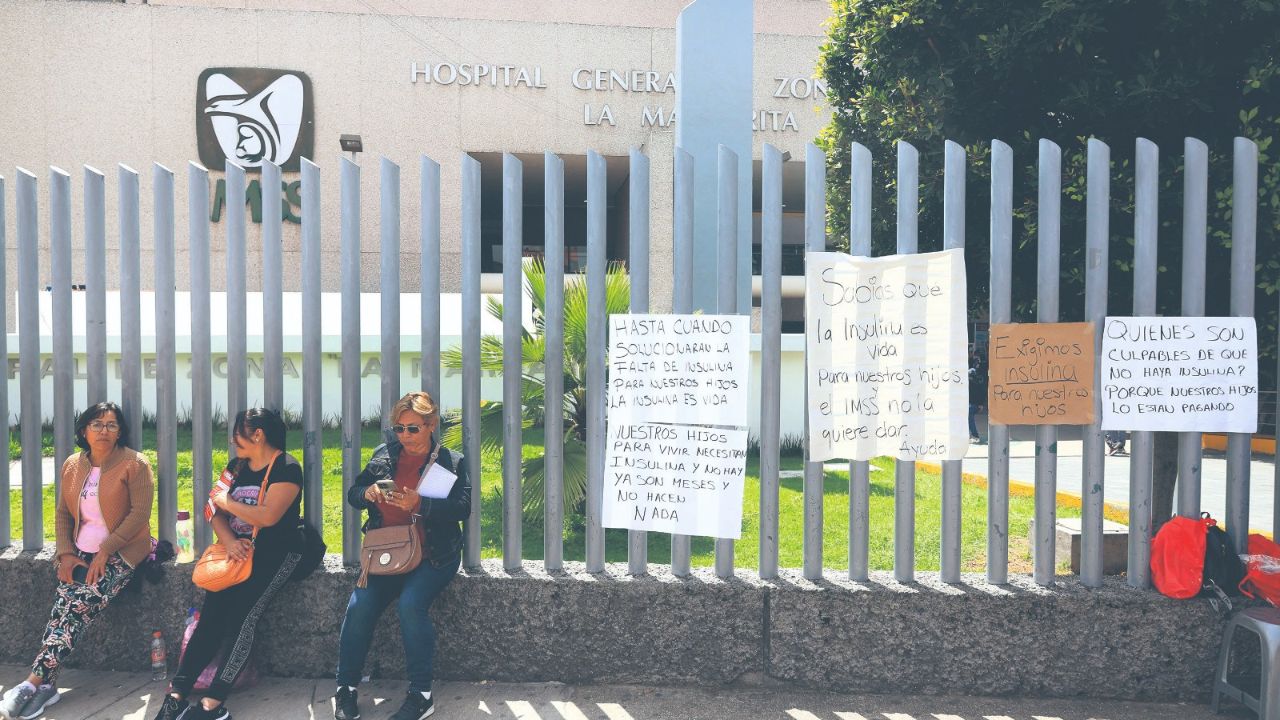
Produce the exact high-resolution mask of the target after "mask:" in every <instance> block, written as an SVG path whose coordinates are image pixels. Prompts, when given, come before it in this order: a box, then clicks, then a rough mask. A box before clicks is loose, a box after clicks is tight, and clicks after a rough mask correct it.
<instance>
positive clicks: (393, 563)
mask: <svg viewBox="0 0 1280 720" xmlns="http://www.w3.org/2000/svg"><path fill="white" fill-rule="evenodd" d="M439 454H440V446H439V445H436V450H435V452H433V453H432V454H431V459H430V460H428V461H427V467H426V469H427V470H430V469H431V466H432V465H434V464H435V462H436V456H438V455H439ZM415 492H416V490H415ZM421 562H422V533H421V532H419V531H418V516H417V515H414V516H413V518H412V521H411V522H410V523H409V524H408V525H391V526H389V527H380V528H374V529H372V530H367V531H365V534H364V544H363V545H361V546H360V579H359V580H357V581H356V587H367V586H368V584H369V576H370V575H404V574H405V573H410V572H413V570H414V568H416V567H418V564H419V563H421Z"/></svg>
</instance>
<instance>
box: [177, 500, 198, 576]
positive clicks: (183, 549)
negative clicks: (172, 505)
mask: <svg viewBox="0 0 1280 720" xmlns="http://www.w3.org/2000/svg"><path fill="white" fill-rule="evenodd" d="M195 559H196V554H195V526H194V525H193V524H192V522H191V513H189V512H187V511H186V510H181V511H179V512H178V558H177V560H178V562H180V563H189V562H195Z"/></svg>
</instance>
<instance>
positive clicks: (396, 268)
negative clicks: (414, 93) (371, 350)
mask: <svg viewBox="0 0 1280 720" xmlns="http://www.w3.org/2000/svg"><path fill="white" fill-rule="evenodd" d="M380 171H381V176H380V182H379V199H380V203H379V205H378V207H379V210H380V212H381V218H380V222H379V223H378V232H379V235H380V238H381V253H380V260H381V265H380V271H381V272H380V277H379V280H380V283H379V284H380V287H381V290H382V292H381V293H380V294H379V300H380V301H381V309H382V314H381V320H382V331H381V333H380V334H381V347H380V349H381V354H380V356H379V364H380V365H381V368H382V372H381V380H382V383H381V390H382V393H381V396H380V400H381V402H379V407H378V417H379V418H380V419H381V423H380V427H385V424H386V423H388V422H395V420H396V419H395V418H388V413H390V412H391V406H392V405H394V404H395V403H396V401H397V400H399V399H400V166H399V165H397V164H395V163H393V162H391V161H390V160H388V159H387V158H385V157H384V158H382V162H381V163H380Z"/></svg>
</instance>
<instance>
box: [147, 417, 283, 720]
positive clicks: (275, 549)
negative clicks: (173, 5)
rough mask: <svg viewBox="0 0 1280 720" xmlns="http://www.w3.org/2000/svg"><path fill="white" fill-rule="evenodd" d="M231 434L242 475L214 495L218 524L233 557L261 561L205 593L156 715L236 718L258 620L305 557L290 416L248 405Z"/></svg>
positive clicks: (172, 719)
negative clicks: (234, 700) (233, 707)
mask: <svg viewBox="0 0 1280 720" xmlns="http://www.w3.org/2000/svg"><path fill="white" fill-rule="evenodd" d="M231 436H232V440H233V441H234V443H235V448H236V449H235V455H236V456H235V457H234V458H232V460H231V462H230V463H228V464H227V473H230V474H231V476H232V477H233V478H234V479H233V480H232V481H231V487H230V489H229V490H227V491H226V492H222V493H219V494H218V495H216V496H214V497H213V498H212V499H211V502H212V503H213V505H214V506H215V507H216V508H217V510H216V512H215V513H214V515H213V520H212V522H211V523H210V524H212V525H213V531H214V532H215V533H217V536H218V542H219V543H221V544H222V545H223V546H224V547H226V550H227V555H228V556H230V557H231V558H232V559H244V558H245V557H248V555H249V552H250V551H252V553H253V568H252V570H251V571H250V574H249V578H248V579H247V580H245V581H244V582H242V583H240V584H238V585H232V586H231V587H229V588H227V589H225V590H219V591H217V592H207V593H205V596H204V605H203V606H201V608H200V621H199V622H198V623H196V629H195V631H194V632H193V633H192V634H191V640H190V641H189V642H188V643H187V649H186V651H185V652H183V654H182V659H181V660H179V662H178V670H177V672H175V673H174V675H173V680H172V681H171V682H170V684H169V692H168V693H167V694H166V695H165V697H164V700H163V701H162V703H161V706H160V711H159V713H157V714H156V720H178V718H181V719H182V720H231V712H230V711H229V710H227V706H226V705H225V702H226V699H227V695H229V694H230V693H231V688H232V686H233V685H235V682H236V678H238V677H239V676H240V673H241V672H242V671H243V670H244V667H245V663H246V662H247V661H248V659H249V653H250V651H252V650H253V643H254V639H255V636H256V634H257V627H258V620H259V619H260V618H261V617H262V615H263V612H264V611H265V610H266V608H267V606H268V605H269V604H270V603H271V600H272V599H273V598H274V597H275V596H276V595H277V594H278V593H279V592H280V589H281V588H282V587H283V586H284V584H285V583H286V582H287V581H288V580H289V578H290V577H291V576H292V575H293V571H294V569H295V568H296V567H297V565H298V562H299V561H300V560H301V559H302V545H303V541H302V536H301V534H300V533H299V532H298V520H299V516H300V514H301V509H302V494H301V490H302V466H301V465H300V464H299V463H298V460H297V459H296V458H294V457H293V456H292V455H290V454H288V453H287V452H285V424H284V421H283V420H281V419H280V416H279V415H277V414H276V413H274V412H272V411H271V410H266V409H263V408H251V409H249V410H242V411H240V412H239V413H238V414H237V415H236V420H235V424H234V425H232V432H231ZM264 488H265V490H264ZM255 530H256V531H257V533H256V536H255V532H254V531H255ZM219 653H221V654H222V655H221V657H222V660H221V661H220V662H219V664H218V669H217V672H216V673H214V676H213V682H212V684H210V686H209V690H208V692H206V693H204V697H203V698H202V699H201V701H200V702H198V703H195V704H188V701H187V696H188V695H189V694H190V693H191V691H192V689H193V688H194V687H195V684H196V680H197V679H198V678H199V677H200V673H201V671H203V670H204V669H205V667H206V666H207V665H208V664H209V663H210V662H212V661H213V659H214V658H216V657H218V656H219Z"/></svg>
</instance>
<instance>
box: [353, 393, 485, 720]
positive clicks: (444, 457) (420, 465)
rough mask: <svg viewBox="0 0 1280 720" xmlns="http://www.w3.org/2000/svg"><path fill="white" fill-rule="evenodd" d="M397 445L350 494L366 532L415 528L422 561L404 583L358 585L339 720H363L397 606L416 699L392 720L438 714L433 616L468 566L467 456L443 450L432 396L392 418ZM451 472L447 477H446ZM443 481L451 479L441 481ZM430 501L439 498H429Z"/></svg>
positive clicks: (398, 578)
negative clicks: (376, 654) (385, 629)
mask: <svg viewBox="0 0 1280 720" xmlns="http://www.w3.org/2000/svg"><path fill="white" fill-rule="evenodd" d="M387 419H388V420H390V421H391V423H392V425H391V430H392V432H393V433H395V439H394V440H392V441H391V442H389V443H387V444H385V445H383V446H381V447H379V448H378V449H377V450H375V451H374V453H373V457H372V458H371V459H370V460H369V464H368V465H367V466H365V469H364V471H362V472H361V473H360V475H359V476H358V477H357V478H356V481H355V484H354V485H352V487H351V489H350V491H348V492H347V502H348V503H350V504H351V505H352V506H353V507H355V508H357V509H360V510H367V511H368V512H369V517H368V519H367V520H366V521H365V524H364V527H363V528H362V529H363V531H365V532H368V531H369V530H372V529H375V528H381V527H389V526H392V525H409V524H414V525H416V527H417V528H418V532H421V533H422V539H423V545H422V549H423V552H422V561H421V562H420V563H419V564H418V566H417V567H416V568H414V569H413V570H411V571H409V572H407V573H405V574H401V575H377V574H369V575H368V577H367V578H366V583H367V584H366V585H365V586H364V587H360V586H359V585H357V587H356V589H355V591H354V592H352V593H351V599H350V601H348V603H347V614H346V617H345V618H344V619H343V621H342V635H341V637H340V639H339V641H338V677H337V680H338V690H337V692H336V693H335V695H334V700H335V703H334V717H335V718H336V719H337V720H358V719H359V717H360V710H359V707H358V706H357V704H356V695H357V693H356V686H357V685H358V684H359V683H360V679H361V677H363V673H364V661H365V657H366V656H367V655H368V654H369V645H370V644H371V643H372V642H373V630H374V627H375V626H376V625H377V622H378V618H379V617H380V616H381V615H382V612H383V611H384V610H386V608H387V606H388V605H390V604H391V603H392V602H393V601H394V602H395V603H396V610H397V611H398V612H399V615H400V632H401V635H402V638H403V641H404V653H405V667H406V669H407V670H408V674H409V693H408V697H406V698H405V701H404V704H403V705H402V706H401V707H400V709H399V710H398V711H397V712H396V714H395V715H393V716H392V720H423V718H426V717H428V716H429V715H431V714H432V713H433V712H434V711H435V704H434V701H433V700H432V698H431V678H432V663H433V660H434V657H435V649H436V633H435V628H434V627H433V626H432V624H431V616H430V615H429V614H428V610H429V609H430V607H431V603H432V601H434V600H435V599H436V597H437V596H438V595H439V594H440V593H441V591H443V590H444V588H445V586H446V585H448V584H449V581H450V580H452V579H453V576H454V575H456V574H457V572H458V565H459V564H460V563H461V561H462V529H461V527H460V526H459V523H460V522H462V521H463V520H465V519H466V518H467V516H468V515H469V514H470V513H471V481H470V480H469V479H468V478H467V466H466V464H465V463H464V462H463V458H462V455H460V454H458V453H455V452H452V451H450V450H449V449H448V448H445V447H442V446H440V445H439V444H438V443H437V442H436V441H435V440H434V438H433V435H432V434H433V433H434V432H435V430H436V428H437V427H438V426H439V424H440V410H439V407H438V406H437V405H436V403H435V401H434V400H432V399H431V396H430V395H429V394H427V393H425V392H411V393H409V394H408V395H405V396H404V397H402V398H400V400H399V401H397V402H396V404H395V405H393V406H391V411H390V412H389V413H388V414H387ZM441 471H445V472H441ZM451 477H452V478H455V479H453V480H452V483H453V484H452V486H451V487H450V488H449V489H448V492H447V494H445V495H444V496H443V497H435V498H433V497H424V496H423V495H420V494H419V492H420V488H426V484H425V483H428V482H431V483H433V486H432V487H433V488H434V490H441V489H442V487H443V486H442V484H441V482H443V483H446V484H447V483H448V482H449V478H451ZM440 478H444V480H443V481H440ZM424 491H425V492H426V493H427V495H432V494H438V493H435V492H433V491H431V490H424Z"/></svg>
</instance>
